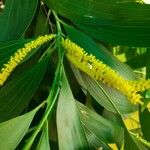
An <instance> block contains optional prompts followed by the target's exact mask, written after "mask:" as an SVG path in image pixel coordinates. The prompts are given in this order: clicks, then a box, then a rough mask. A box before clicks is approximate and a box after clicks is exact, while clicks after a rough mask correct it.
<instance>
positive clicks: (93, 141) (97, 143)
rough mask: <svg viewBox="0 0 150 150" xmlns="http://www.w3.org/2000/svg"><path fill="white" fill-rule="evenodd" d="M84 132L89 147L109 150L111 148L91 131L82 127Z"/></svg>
mask: <svg viewBox="0 0 150 150" xmlns="http://www.w3.org/2000/svg"><path fill="white" fill-rule="evenodd" d="M84 130H85V134H86V137H87V140H88V143H89V144H90V147H91V149H97V148H102V149H103V150H111V148H110V147H109V146H108V145H107V144H106V143H104V142H103V141H102V140H101V139H99V137H97V136H96V135H95V134H94V133H93V132H92V131H90V130H89V129H87V128H86V127H84Z"/></svg>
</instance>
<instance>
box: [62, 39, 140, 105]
mask: <svg viewBox="0 0 150 150" xmlns="http://www.w3.org/2000/svg"><path fill="white" fill-rule="evenodd" d="M62 46H63V47H64V49H65V50H66V56H67V58H68V59H69V60H70V61H71V62H72V63H73V64H74V65H75V66H76V67H77V68H79V69H80V70H82V71H83V72H85V73H86V74H88V75H89V76H90V77H92V78H94V79H95V80H98V81H100V82H102V83H103V84H106V85H107V86H110V87H113V88H116V89H117V90H119V91H121V92H122V93H123V94H124V95H126V96H127V97H128V99H129V100H130V101H131V103H134V104H137V103H140V104H142V102H141V95H140V94H138V93H137V91H136V90H135V87H134V86H132V84H130V82H128V80H126V79H124V78H123V77H122V76H120V75H119V74H118V73H117V72H116V71H114V70H112V69H111V68H110V67H109V66H107V65H106V64H104V63H103V62H102V61H99V60H98V59H96V58H95V56H93V55H92V54H90V55H89V54H88V53H86V52H85V51H84V49H83V48H81V47H79V46H78V45H76V44H75V43H73V42H72V41H70V40H69V39H65V40H62Z"/></svg>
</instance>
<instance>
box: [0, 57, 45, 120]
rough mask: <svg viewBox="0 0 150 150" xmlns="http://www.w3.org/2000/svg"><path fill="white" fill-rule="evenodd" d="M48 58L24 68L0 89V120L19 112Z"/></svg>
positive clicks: (29, 96)
mask: <svg viewBox="0 0 150 150" xmlns="http://www.w3.org/2000/svg"><path fill="white" fill-rule="evenodd" d="M47 62H48V58H47V57H46V58H45V59H43V60H42V61H41V62H39V63H37V64H36V65H34V66H33V67H31V68H29V69H27V70H25V71H24V72H22V73H21V74H19V75H18V76H17V77H15V78H13V79H12V80H11V81H10V82H8V83H7V84H6V85H4V86H3V87H2V88H1V89H0V122H2V121H5V120H7V119H10V118H13V117H15V116H17V115H18V114H20V113H21V112H22V111H23V110H24V108H25V107H26V105H27V104H28V103H29V101H30V100H31V98H32V96H33V94H34V92H35V91H36V89H37V88H38V86H39V84H40V82H41V80H42V77H43V74H44V72H45V69H46V65H47Z"/></svg>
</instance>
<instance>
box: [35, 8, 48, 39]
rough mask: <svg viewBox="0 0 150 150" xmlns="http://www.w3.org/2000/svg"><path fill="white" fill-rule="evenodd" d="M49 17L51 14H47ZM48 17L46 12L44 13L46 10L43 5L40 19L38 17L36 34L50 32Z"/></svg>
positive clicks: (39, 15)
mask: <svg viewBox="0 0 150 150" xmlns="http://www.w3.org/2000/svg"><path fill="white" fill-rule="evenodd" d="M47 17H49V16H47ZM48 25H49V24H48V19H47V18H46V16H45V14H44V10H43V8H42V6H41V7H40V9H39V12H38V19H37V23H36V29H35V34H36V35H38V36H39V35H45V34H47V33H49V32H50V31H49V26H48Z"/></svg>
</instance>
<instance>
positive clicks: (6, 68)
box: [0, 34, 56, 86]
mask: <svg viewBox="0 0 150 150" xmlns="http://www.w3.org/2000/svg"><path fill="white" fill-rule="evenodd" d="M55 36H56V35H55V34H50V35H45V36H39V37H38V38H37V39H36V40H33V41H31V42H29V43H26V44H25V45H24V47H23V48H20V49H18V50H17V52H15V53H14V55H13V56H11V57H10V59H9V60H8V62H7V63H6V64H4V65H3V68H2V69H1V71H0V85H1V86H2V85H3V84H4V82H5V81H6V80H7V78H8V76H9V75H10V74H11V72H12V71H13V70H14V69H15V68H16V67H17V65H19V64H20V63H21V61H22V60H23V59H24V58H25V57H26V56H27V55H28V54H29V53H30V52H31V50H32V49H34V48H37V47H38V46H40V45H42V44H44V43H45V42H47V41H50V40H52V39H53V38H54V37H55Z"/></svg>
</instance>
